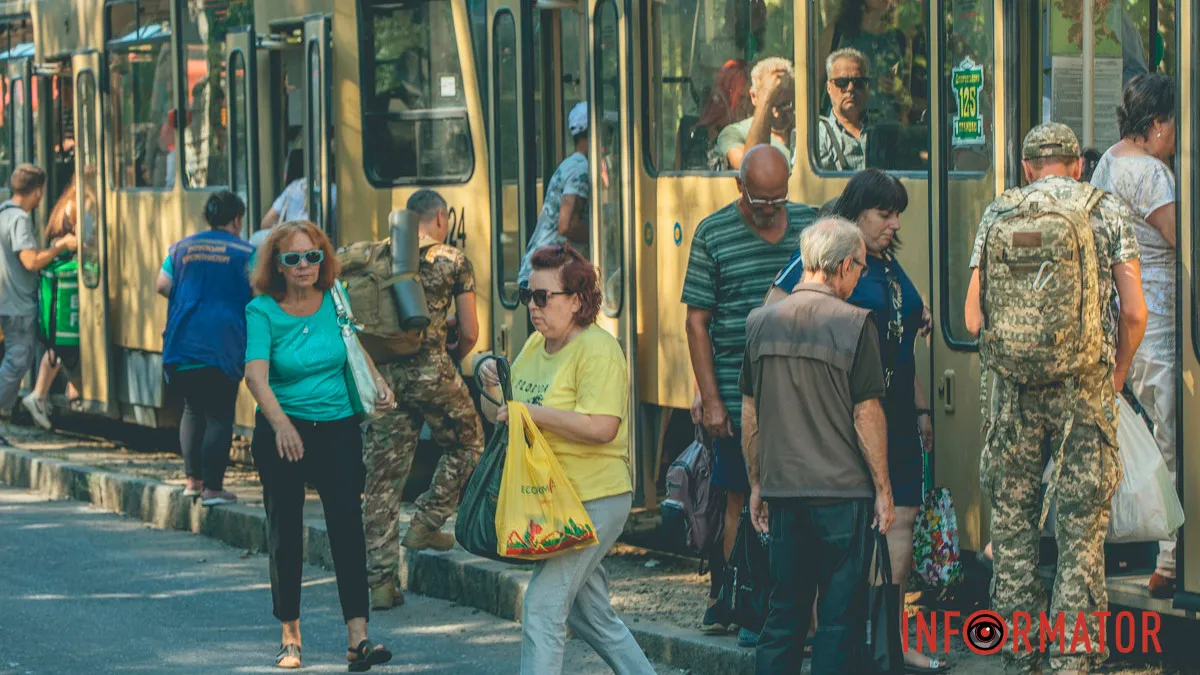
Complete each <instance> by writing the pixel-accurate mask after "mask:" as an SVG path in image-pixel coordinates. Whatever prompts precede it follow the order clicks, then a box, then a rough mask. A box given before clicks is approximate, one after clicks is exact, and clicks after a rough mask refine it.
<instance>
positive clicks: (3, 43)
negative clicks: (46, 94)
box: [0, 14, 34, 192]
mask: <svg viewBox="0 0 1200 675" xmlns="http://www.w3.org/2000/svg"><path fill="white" fill-rule="evenodd" d="M0 28H2V29H3V30H2V31H0V57H3V58H0V106H3V113H2V118H3V119H2V122H0V138H3V140H4V143H5V149H6V150H7V157H6V161H4V162H3V163H2V164H0V190H4V191H6V192H7V191H8V190H9V185H8V183H9V179H10V178H11V177H12V171H13V169H14V168H16V165H17V161H16V155H15V152H16V143H15V141H16V138H15V135H14V134H15V133H16V128H15V125H13V124H12V122H11V120H13V114H14V111H13V106H12V95H13V88H12V78H10V77H9V74H8V62H9V61H10V60H12V59H13V58H18V59H20V58H33V56H34V54H33V52H32V51H30V52H29V53H28V54H22V55H20V56H16V57H13V56H9V54H11V53H12V50H13V48H14V47H18V46H20V45H23V44H28V45H30V46H32V45H33V22H32V20H31V19H30V16H29V15H28V14H15V15H9V16H4V17H0ZM16 31H20V32H21V35H20V37H18V38H17V39H15V40H14V39H13V35H14V33H15V32H16ZM23 38H28V39H23ZM17 80H18V81H19V80H20V78H17Z"/></svg>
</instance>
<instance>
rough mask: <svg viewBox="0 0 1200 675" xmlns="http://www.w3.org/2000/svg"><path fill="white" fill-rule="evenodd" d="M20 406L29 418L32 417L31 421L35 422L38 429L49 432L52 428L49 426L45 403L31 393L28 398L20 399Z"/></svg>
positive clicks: (48, 415)
mask: <svg viewBox="0 0 1200 675" xmlns="http://www.w3.org/2000/svg"><path fill="white" fill-rule="evenodd" d="M21 405H23V406H25V409H26V410H28V411H29V414H30V416H32V417H33V421H34V422H37V425H38V426H39V427H41V428H43V429H45V430H46V431H49V430H50V429H51V428H52V427H53V426H54V425H52V424H50V414H49V411H47V410H46V402H45V401H43V400H42V399H40V398H38V395H37V394H34V393H32V392H31V393H30V394H29V395H28V396H26V397H25V398H23V399H21Z"/></svg>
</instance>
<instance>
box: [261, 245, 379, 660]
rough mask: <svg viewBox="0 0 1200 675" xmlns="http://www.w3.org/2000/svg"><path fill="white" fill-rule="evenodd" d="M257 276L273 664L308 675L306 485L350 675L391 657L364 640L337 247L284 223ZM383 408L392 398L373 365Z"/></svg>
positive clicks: (357, 432) (357, 460)
mask: <svg viewBox="0 0 1200 675" xmlns="http://www.w3.org/2000/svg"><path fill="white" fill-rule="evenodd" d="M261 252H262V255H261V256H259V258H258V263H257V265H256V267H255V269H254V279H253V280H254V286H255V288H256V289H257V290H258V292H259V293H261V295H259V296H258V297H257V298H255V299H254V300H252V301H251V302H250V304H249V305H247V307H246V384H247V386H249V388H250V392H251V393H252V394H254V398H255V400H257V401H258V407H259V409H258V413H257V415H256V416H255V424H254V441H253V442H252V443H251V452H252V454H253V455H254V467H255V468H256V469H257V470H258V476H259V478H260V480H261V481H262V486H263V505H264V506H265V507H266V510H267V521H268V522H269V523H270V526H269V527H268V528H267V531H268V540H267V548H268V551H269V553H270V557H271V597H272V598H273V600H274V606H275V607H274V614H275V618H277V619H279V621H280V622H281V623H282V624H283V640H282V643H281V645H280V650H279V655H278V656H277V657H276V658H275V664H276V665H278V666H281V667H284V668H298V667H300V644H301V642H300V575H301V567H302V562H303V558H302V552H303V521H302V519H303V515H304V514H303V509H304V484H305V482H308V483H311V484H312V485H314V486H315V487H316V488H317V492H318V493H319V494H320V495H321V506H322V507H323V509H324V511H325V524H326V528H327V530H328V532H329V547H330V549H331V550H332V551H333V566H334V571H335V573H336V575H337V585H338V596H339V597H340V598H341V603H342V617H343V619H345V621H346V635H347V638H348V640H349V647H348V648H347V650H346V660H347V661H349V662H350V670H352V671H359V670H367V669H368V668H370V667H371V666H372V665H377V664H380V663H386V662H387V661H389V660H391V658H392V654H391V652H390V651H388V650H387V648H386V647H384V646H383V645H378V644H375V643H374V642H372V641H371V640H370V639H368V637H367V611H368V607H367V547H366V540H365V538H364V535H363V524H362V490H363V480H364V478H365V475H366V472H365V469H364V468H363V461H362V429H361V428H360V427H359V424H358V420H357V419H356V418H355V415H354V409H353V407H352V406H351V404H350V392H349V390H348V388H347V386H346V346H345V343H344V342H343V341H342V337H341V328H340V327H339V326H338V319H337V310H336V309H335V308H334V303H333V297H332V294H331V292H330V289H331V288H332V287H333V284H334V283H336V279H337V275H338V271H339V269H338V263H337V259H336V258H335V257H334V255H333V245H332V244H331V243H330V242H329V238H328V237H326V236H325V233H324V232H322V231H321V230H320V229H318V228H317V226H316V225H314V224H312V223H310V222H308V221H293V222H289V223H283V224H282V225H277V226H276V227H275V228H274V229H273V230H272V232H271V236H269V237H268V238H267V240H266V242H264V244H263V248H262V251H261ZM367 362H368V363H370V357H367ZM370 365H371V370H372V372H373V375H374V377H375V384H376V386H377V387H378V388H379V399H378V400H377V401H376V404H377V406H379V407H383V408H386V407H389V406H391V405H392V404H393V402H394V397H393V395H392V392H391V390H390V389H389V388H388V386H387V383H386V382H385V381H384V380H383V378H382V377H380V375H379V372H378V371H376V370H375V364H373V363H371V364H370Z"/></svg>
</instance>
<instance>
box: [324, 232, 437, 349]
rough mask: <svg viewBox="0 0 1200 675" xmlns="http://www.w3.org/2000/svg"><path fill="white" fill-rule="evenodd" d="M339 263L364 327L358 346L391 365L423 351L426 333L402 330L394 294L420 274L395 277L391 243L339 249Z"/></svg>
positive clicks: (354, 244)
mask: <svg viewBox="0 0 1200 675" xmlns="http://www.w3.org/2000/svg"><path fill="white" fill-rule="evenodd" d="M337 259H338V262H339V263H341V266H342V274H341V280H342V283H343V284H344V285H345V287H346V294H347V295H348V296H349V297H350V307H352V308H353V309H354V318H355V319H356V320H357V321H358V322H359V323H361V324H362V331H360V332H359V334H358V338H359V342H361V343H362V346H363V349H366V350H367V353H368V354H370V355H371V359H372V360H373V361H374V362H375V363H376V364H383V363H390V362H392V361H395V360H397V359H400V358H403V357H406V356H412V355H413V354H416V353H417V352H418V351H420V349H421V342H422V341H423V340H424V339H425V329H424V328H420V329H407V330H406V329H405V328H404V327H403V324H402V322H401V317H400V314H399V312H398V311H397V309H396V302H395V301H394V300H393V297H392V292H391V287H392V286H393V285H395V284H397V283H399V282H400V281H403V280H404V279H409V278H413V279H415V278H416V277H417V274H416V272H411V273H407V274H392V243H391V240H390V239H385V240H383V241H359V242H355V243H353V244H348V245H346V246H343V247H342V248H340V249H338V251H337ZM426 323H427V322H426Z"/></svg>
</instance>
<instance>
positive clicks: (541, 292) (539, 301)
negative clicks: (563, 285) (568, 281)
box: [517, 286, 575, 307]
mask: <svg viewBox="0 0 1200 675" xmlns="http://www.w3.org/2000/svg"><path fill="white" fill-rule="evenodd" d="M574 294H575V291H548V290H546V289H544V288H539V289H537V290H536V291H531V290H529V289H528V288H525V287H523V286H522V287H521V288H519V289H517V300H518V301H520V303H521V304H522V305H525V306H526V307H528V306H529V301H530V300H533V304H535V305H537V306H538V307H545V306H546V303H548V302H550V296H552V295H574Z"/></svg>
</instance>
